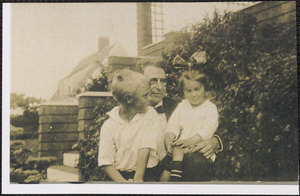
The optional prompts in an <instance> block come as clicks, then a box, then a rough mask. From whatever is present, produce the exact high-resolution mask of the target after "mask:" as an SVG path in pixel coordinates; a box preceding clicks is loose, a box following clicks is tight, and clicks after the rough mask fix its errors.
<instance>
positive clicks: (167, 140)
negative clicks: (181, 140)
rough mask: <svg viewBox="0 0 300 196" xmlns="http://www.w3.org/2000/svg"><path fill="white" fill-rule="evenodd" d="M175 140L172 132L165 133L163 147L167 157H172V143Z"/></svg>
mask: <svg viewBox="0 0 300 196" xmlns="http://www.w3.org/2000/svg"><path fill="white" fill-rule="evenodd" d="M175 138H176V135H175V134H174V133H172V132H167V133H166V136H165V147H166V150H167V152H168V154H169V155H172V149H173V144H174V143H173V142H174V139H175Z"/></svg>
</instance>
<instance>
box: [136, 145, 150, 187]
mask: <svg viewBox="0 0 300 196" xmlns="http://www.w3.org/2000/svg"><path fill="white" fill-rule="evenodd" d="M149 153H150V149H149V148H141V149H139V150H138V155H137V162H136V172H135V174H134V177H133V181H135V182H143V181H144V174H145V171H146V168H147V164H148V160H149Z"/></svg>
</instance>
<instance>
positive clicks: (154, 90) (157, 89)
mask: <svg viewBox="0 0 300 196" xmlns="http://www.w3.org/2000/svg"><path fill="white" fill-rule="evenodd" d="M144 75H145V76H146V78H147V80H148V81H149V83H150V105H151V106H155V105H156V104H158V103H159V102H160V101H161V100H162V99H163V98H164V97H165V95H166V91H167V87H166V85H167V80H166V74H165V72H164V70H163V69H162V68H159V67H155V66H152V65H150V66H146V67H145V70H144Z"/></svg>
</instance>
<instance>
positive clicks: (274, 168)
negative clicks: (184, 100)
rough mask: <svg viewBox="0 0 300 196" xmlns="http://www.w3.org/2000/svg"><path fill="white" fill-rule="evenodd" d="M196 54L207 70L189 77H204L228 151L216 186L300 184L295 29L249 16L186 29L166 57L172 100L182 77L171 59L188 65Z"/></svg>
mask: <svg viewBox="0 0 300 196" xmlns="http://www.w3.org/2000/svg"><path fill="white" fill-rule="evenodd" d="M199 46H202V48H203V49H204V50H205V51H206V53H207V62H206V63H204V64H196V63H194V65H193V69H198V70H200V71H201V72H203V73H204V74H205V75H206V77H207V84H208V85H207V89H208V90H209V91H210V94H211V96H212V97H211V99H212V100H213V101H214V102H215V103H216V105H217V107H218V110H219V131H220V135H221V136H222V140H223V142H224V145H225V146H224V147H225V149H224V151H223V152H222V153H220V154H218V156H219V157H218V158H219V161H218V162H216V176H217V180H243V181H244V180H245V181H248V180H250V181H252V180H261V181H289V180H298V153H297V152H298V150H297V146H298V140H297V138H298V134H297V133H298V132H297V130H298V125H297V75H296V74H297V61H296V60H297V59H296V26H295V23H287V24H272V23H264V24H260V25H259V24H257V22H256V19H255V18H254V17H253V16H251V15H247V14H244V13H234V14H232V13H225V14H224V15H223V16H221V15H220V14H218V13H216V12H215V15H214V17H213V19H211V20H210V19H206V20H205V22H204V23H200V24H195V25H193V26H192V28H190V29H185V30H184V31H182V32H180V33H179V37H178V39H177V41H176V43H175V46H174V48H173V49H172V50H171V51H169V52H164V53H163V59H164V68H165V70H166V73H167V76H168V94H169V95H170V96H174V97H176V96H178V88H177V78H178V77H179V75H180V73H181V71H182V70H180V69H179V70H178V69H175V67H174V66H173V65H172V61H173V59H174V57H175V56H176V55H177V54H178V55H180V56H181V57H182V58H183V59H185V60H186V61H189V57H190V56H192V54H193V53H194V52H196V51H199V48H200V47H199Z"/></svg>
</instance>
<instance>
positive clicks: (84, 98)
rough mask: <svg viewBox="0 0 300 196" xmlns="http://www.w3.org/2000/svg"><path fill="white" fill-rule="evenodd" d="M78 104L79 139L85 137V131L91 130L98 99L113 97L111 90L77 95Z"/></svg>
mask: <svg viewBox="0 0 300 196" xmlns="http://www.w3.org/2000/svg"><path fill="white" fill-rule="evenodd" d="M77 97H78V98H79V104H78V131H79V132H80V134H79V139H83V138H84V135H83V131H84V130H89V128H90V126H91V123H92V121H93V119H94V118H95V116H94V113H93V110H94V108H95V107H96V106H97V102H98V100H100V99H102V98H107V97H111V98H112V94H111V92H84V93H82V94H79V95H77Z"/></svg>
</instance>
